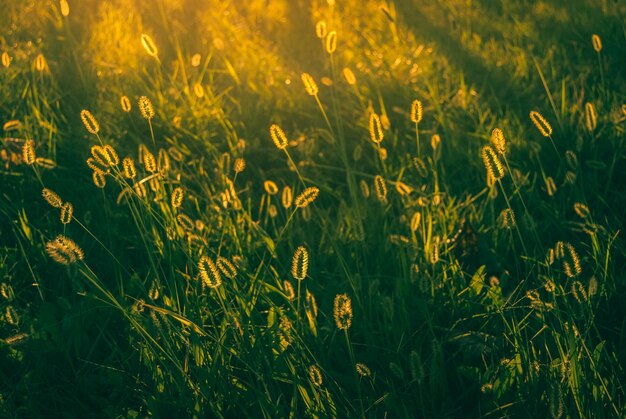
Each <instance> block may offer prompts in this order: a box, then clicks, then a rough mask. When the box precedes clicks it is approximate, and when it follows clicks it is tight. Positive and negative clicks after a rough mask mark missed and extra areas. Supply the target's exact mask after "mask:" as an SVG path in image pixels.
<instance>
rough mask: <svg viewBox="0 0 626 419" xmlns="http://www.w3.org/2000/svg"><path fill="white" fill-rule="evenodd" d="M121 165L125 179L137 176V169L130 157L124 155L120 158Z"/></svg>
mask: <svg viewBox="0 0 626 419" xmlns="http://www.w3.org/2000/svg"><path fill="white" fill-rule="evenodd" d="M122 167H123V168H124V177H126V178H127V179H133V178H134V177H135V176H137V169H135V160H133V159H132V158H131V157H125V158H124V160H122Z"/></svg>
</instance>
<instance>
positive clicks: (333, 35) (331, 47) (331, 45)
mask: <svg viewBox="0 0 626 419" xmlns="http://www.w3.org/2000/svg"><path fill="white" fill-rule="evenodd" d="M336 49H337V32H335V31H330V32H329V33H328V35H327V36H326V52H327V53H329V54H332V53H333V52H335V50H336Z"/></svg>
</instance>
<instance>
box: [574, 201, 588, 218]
mask: <svg viewBox="0 0 626 419" xmlns="http://www.w3.org/2000/svg"><path fill="white" fill-rule="evenodd" d="M574 211H575V212H576V214H577V215H578V216H579V217H580V218H587V217H589V208H588V207H587V205H585V204H583V203H580V202H576V203H574Z"/></svg>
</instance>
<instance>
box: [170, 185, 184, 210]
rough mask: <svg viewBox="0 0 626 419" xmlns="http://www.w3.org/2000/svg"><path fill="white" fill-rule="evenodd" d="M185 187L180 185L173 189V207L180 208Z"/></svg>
mask: <svg viewBox="0 0 626 419" xmlns="http://www.w3.org/2000/svg"><path fill="white" fill-rule="evenodd" d="M183 195H184V193H183V188H181V187H178V188H175V189H174V190H173V191H172V208H180V206H181V205H182V203H183Z"/></svg>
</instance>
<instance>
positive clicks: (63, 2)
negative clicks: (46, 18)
mask: <svg viewBox="0 0 626 419" xmlns="http://www.w3.org/2000/svg"><path fill="white" fill-rule="evenodd" d="M59 7H60V8H61V16H63V17H68V16H69V15H70V5H69V4H68V3H67V0H59Z"/></svg>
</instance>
